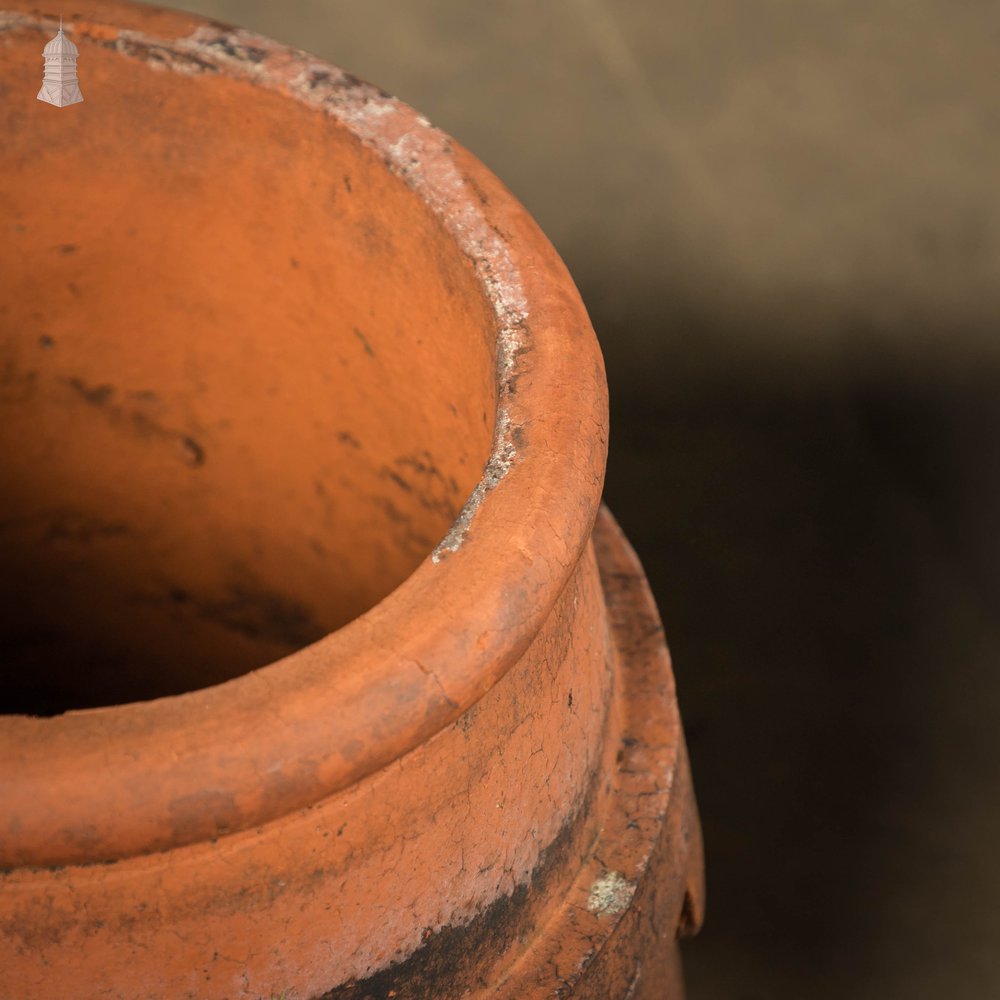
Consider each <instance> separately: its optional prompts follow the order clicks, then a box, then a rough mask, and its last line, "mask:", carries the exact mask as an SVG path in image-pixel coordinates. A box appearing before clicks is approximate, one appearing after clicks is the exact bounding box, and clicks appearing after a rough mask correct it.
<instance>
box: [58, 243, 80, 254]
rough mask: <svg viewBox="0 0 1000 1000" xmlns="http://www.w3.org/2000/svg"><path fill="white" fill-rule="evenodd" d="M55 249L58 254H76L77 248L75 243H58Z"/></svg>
mask: <svg viewBox="0 0 1000 1000" xmlns="http://www.w3.org/2000/svg"><path fill="white" fill-rule="evenodd" d="M56 249H57V250H58V251H59V252H60V253H76V251H77V250H78V249H79V248H78V247H77V245H76V244H75V243H60V244H59V246H58V247H57V248H56Z"/></svg>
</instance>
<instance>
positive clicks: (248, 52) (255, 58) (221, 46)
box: [205, 35, 267, 63]
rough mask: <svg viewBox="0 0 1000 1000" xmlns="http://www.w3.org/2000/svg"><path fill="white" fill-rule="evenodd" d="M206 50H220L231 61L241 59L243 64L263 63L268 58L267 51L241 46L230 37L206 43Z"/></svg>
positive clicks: (253, 46)
mask: <svg viewBox="0 0 1000 1000" xmlns="http://www.w3.org/2000/svg"><path fill="white" fill-rule="evenodd" d="M205 48H208V49H218V50H219V51H220V52H224V53H225V54H226V55H227V56H229V57H230V58H231V59H239V60H240V61H241V62H251V63H261V62H263V61H264V60H265V59H266V58H267V50H266V49H261V48H258V47H257V46H255V45H240V44H239V42H234V41H233V39H232V38H231V37H230V36H228V35H224V36H223V37H221V38H215V39H213V40H212V41H210V42H206V43H205Z"/></svg>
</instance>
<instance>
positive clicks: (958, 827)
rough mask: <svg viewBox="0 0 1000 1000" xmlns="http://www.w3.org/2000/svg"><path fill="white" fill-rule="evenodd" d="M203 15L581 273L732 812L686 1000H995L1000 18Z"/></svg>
mask: <svg viewBox="0 0 1000 1000" xmlns="http://www.w3.org/2000/svg"><path fill="white" fill-rule="evenodd" d="M176 6H181V7H184V8H186V9H189V10H194V11H198V12H200V13H204V14H206V15H209V16H212V17H217V18H220V19H222V20H227V21H231V22H233V23H237V24H241V25H243V26H245V27H249V28H252V29H254V30H258V31H261V32H263V33H265V34H267V35H270V36H272V37H274V38H276V39H279V40H281V41H284V42H287V43H290V44H292V45H297V46H299V47H302V48H305V49H308V50H310V51H312V52H315V53H316V54H318V55H320V56H322V57H324V58H327V59H329V60H331V61H332V62H335V63H338V64H339V65H342V66H344V67H345V68H347V69H349V70H351V71H353V72H355V73H356V74H357V75H359V76H362V77H364V78H366V79H369V80H371V81H373V82H375V83H377V84H379V85H381V86H383V87H385V88H386V89H388V90H390V91H392V92H393V93H394V94H396V95H398V96H399V97H401V98H402V99H403V100H405V101H407V102H408V103H410V104H412V105H414V106H415V107H417V108H419V109H420V110H421V111H423V112H424V113H425V114H427V115H428V117H430V118H431V120H432V121H433V122H434V123H435V124H437V125H439V126H441V127H442V128H444V129H445V130H447V131H448V132H450V133H452V134H453V135H454V136H456V137H457V138H458V139H459V140H460V141H461V142H463V143H464V144H465V145H466V146H468V147H469V148H471V149H472V150H473V151H474V152H475V153H477V154H478V155H479V156H480V158H481V159H483V160H484V161H485V162H486V163H487V164H488V165H489V166H490V167H492V168H493V170H494V171H495V172H496V173H497V174H499V175H500V177H502V178H503V179H504V180H505V181H506V183H507V184H508V185H509V186H510V188H511V189H512V190H513V191H514V193H515V194H516V195H518V197H520V198H521V200H522V201H523V202H524V203H525V204H526V205H527V206H528V208H529V209H530V210H531V211H532V212H533V214H534V215H535V217H536V218H537V219H538V220H539V221H540V223H541V224H542V226H543V228H544V229H545V230H546V232H547V233H548V234H549V236H550V237H551V238H552V240H553V242H554V243H555V244H556V246H557V247H558V249H559V250H560V252H561V253H562V254H563V256H564V257H565V259H566V261H567V263H568V264H569V267H570V269H571V271H572V272H573V274H574V275H575V277H576V280H577V282H578V284H579V286H580V289H581V291H582V293H583V297H584V299H585V301H586V302H587V305H588V307H589V309H590V311H591V314H592V317H593V320H594V325H595V327H596V329H597V332H598V335H599V336H600V339H601V343H602V345H603V348H604V351H605V356H606V359H607V363H608V375H609V381H610V385H611V393H612V420H613V431H612V440H611V459H610V465H609V469H608V480H607V499H608V501H609V503H610V504H611V506H612V508H613V509H614V511H615V513H616V514H617V515H618V517H619V519H620V520H621V522H622V524H623V525H624V527H625V529H626V531H627V532H628V534H629V536H630V538H631V540H632V542H633V544H634V545H635V547H636V548H637V549H638V551H639V553H640V555H641V556H642V558H643V560H644V562H645V565H646V568H647V571H648V573H649V577H650V580H651V582H652V585H653V588H654V590H655V592H656V595H657V598H658V600H659V602H660V606H661V610H662V614H663V617H664V620H665V623H666V627H667V634H668V638H669V641H670V643H671V646H672V649H673V653H674V657H675V661H676V671H677V677H678V683H679V687H680V696H681V706H682V710H683V713H684V716H685V719H686V724H687V729H688V734H689V740H690V745H691V751H692V757H693V762H694V771H695V780H696V783H697V789H698V794H699V797H700V802H701V808H702V815H703V821H704V826H705V834H706V841H707V850H708V858H709V869H708V871H709V885H710V908H709V917H708V923H707V924H706V926H705V930H704V932H703V934H702V936H701V937H700V938H699V939H698V940H697V941H696V942H694V943H692V944H691V945H690V946H689V947H688V948H687V950H686V957H687V970H688V980H689V989H690V997H691V1000H802V998H805V997H808V998H814V1000H826V998H842V997H852V998H872V1000H876V998H878V1000H886V998H893V1000H894V998H900V1000H902V998H906V1000H921V998H941V997H947V998H949V1000H982V998H988V997H996V996H1000V857H998V845H1000V788H998V779H1000V736H998V723H1000V678H998V669H997V668H998V665H1000V630H998V618H997V608H998V598H1000V559H998V555H1000V534H998V529H1000V467H998V463H997V457H998V452H1000V396H998V387H1000V324H998V314H1000V288H998V283H997V276H998V265H1000V231H998V223H1000V199H998V194H997V185H998V180H1000V82H998V81H1000V6H998V5H997V4H996V3H995V2H990V3H986V2H978V0H964V2H961V3H956V2H954V0H836V2H835V0H753V2H749V0H621V2H615V0H491V2H488V3H487V2H478V0H351V2H348V0H339V2H332V0H328V2H322V0H283V2H281V3H268V2H264V0H192V2H190V3H184V2H180V3H177V4H176ZM84 74H85V67H81V80H82V82H83V83H84V92H86V84H85V81H83V77H84Z"/></svg>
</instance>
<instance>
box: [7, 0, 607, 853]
mask: <svg viewBox="0 0 1000 1000" xmlns="http://www.w3.org/2000/svg"><path fill="white" fill-rule="evenodd" d="M6 6H7V7H8V8H9V7H11V6H13V10H10V9H8V10H5V11H0V31H4V32H13V33H14V34H15V35H17V34H21V33H24V34H27V35H28V37H30V38H31V39H32V40H35V38H36V37H37V38H39V39H41V38H44V37H46V33H47V32H50V31H54V30H55V29H56V28H57V27H58V25H57V24H56V22H54V21H52V20H51V19H49V18H44V17H40V16H34V15H32V14H31V9H32V8H31V7H30V5H29V4H28V3H27V2H23V0H15V2H13V4H12V5H11V3H10V0H8V4H7V5H6ZM96 9H97V11H98V14H97V15H95V16H94V17H93V18H92V19H90V20H88V19H87V17H86V16H85V15H84V16H82V17H81V18H77V19H75V20H74V23H73V24H72V25H67V26H66V30H67V33H70V34H72V36H73V37H74V38H75V40H76V41H77V43H78V45H79V47H80V50H81V58H82V59H85V58H86V49H87V46H88V45H97V46H103V47H105V48H112V49H115V51H116V52H117V53H118V54H119V55H120V57H122V58H126V59H130V60H135V59H139V60H142V59H146V60H147V61H148V62H149V63H154V62H155V63H156V64H157V65H163V64H164V56H163V54H164V53H167V54H168V56H169V58H168V60H167V63H166V64H167V65H168V66H169V67H170V68H174V69H179V70H180V71H182V72H185V73H187V74H190V73H191V72H192V71H191V69H190V68H185V67H190V65H191V61H192V59H193V58H196V59H197V60H198V61H200V62H208V63H209V64H211V66H213V67H214V69H213V72H214V73H222V74H225V75H227V76H229V77H231V78H234V79H242V80H247V81H249V82H251V83H252V84H253V85H254V86H255V87H262V88H265V89H268V90H271V91H275V92H277V93H280V94H282V95H283V96H284V97H286V98H287V99H288V100H290V101H295V102H297V103H298V104H300V105H304V106H305V107H306V108H309V109H311V110H312V112H313V113H317V114H325V115H327V116H328V117H329V119H330V120H331V127H339V128H345V129H347V130H349V131H350V132H351V133H352V134H353V135H354V136H355V137H356V138H357V139H358V140H359V141H360V142H361V143H363V144H364V145H365V146H367V147H369V148H370V149H373V150H374V151H375V152H376V153H378V154H379V155H380V156H381V157H382V159H383V161H384V162H385V164H386V166H387V168H388V169H389V170H390V171H391V172H392V173H393V174H395V175H396V176H397V177H398V178H399V179H400V180H401V182H403V183H405V184H407V185H408V186H409V187H410V188H411V189H412V190H413V191H414V192H415V193H416V194H417V195H418V196H419V197H421V198H422V199H423V200H424V201H425V202H426V203H427V204H428V205H429V206H430V208H431V209H432V211H433V212H434V213H435V215H436V216H437V218H438V219H439V220H440V222H441V224H442V226H443V227H444V228H445V229H446V230H447V231H448V233H449V235H450V237H451V238H452V240H453V241H454V244H455V248H456V252H460V253H462V254H464V255H465V256H466V257H467V258H468V259H469V260H470V261H471V262H472V265H473V267H474V270H475V273H476V275H477V278H478V280H479V283H480V285H481V287H482V289H483V293H484V295H485V297H486V298H487V300H488V301H489V303H490V305H491V307H492V309H493V313H494V315H495V318H496V329H497V390H498V405H497V411H496V424H495V432H494V440H493V450H492V454H491V456H490V459H489V461H488V462H487V464H486V467H485V470H484V474H483V476H482V478H481V479H480V481H479V483H478V485H477V486H476V487H475V489H474V491H473V493H472V495H471V497H470V498H469V501H468V502H467V503H466V506H465V507H464V508H463V510H462V512H461V513H460V514H459V517H458V519H457V520H456V521H455V523H454V524H453V526H452V528H451V530H450V531H449V533H448V534H447V535H446V537H445V538H444V539H443V540H442V541H441V543H440V544H439V545H438V547H437V548H436V549H435V550H434V552H433V553H431V554H428V556H427V557H426V558H425V559H424V560H423V561H422V562H421V564H420V565H419V566H418V568H417V569H416V570H415V571H414V572H413V573H412V574H411V575H410V576H409V577H408V578H407V579H406V580H405V581H404V582H403V583H402V584H401V585H400V586H399V587H397V588H396V589H395V590H394V591H393V592H392V593H390V594H389V595H388V596H387V597H385V598H384V599H383V600H382V601H380V602H379V603H378V604H377V605H375V606H374V607H372V608H370V609H369V610H368V611H366V612H365V613H363V614H362V615H360V616H359V617H358V618H356V619H355V620H353V621H351V622H349V623H348V624H347V625H345V626H343V627H342V628H340V629H338V630H337V631H335V632H332V633H330V634H329V635H327V636H325V637H324V638H322V639H320V640H319V641H317V642H315V643H313V644H311V645H309V646H306V647H305V648H303V649H300V650H297V651H296V652H295V653H293V654H291V655H289V656H287V657H285V658H283V659H281V660H278V661H275V662H274V663H271V664H269V665H267V666H264V667H261V668H259V669H257V670H254V671H251V672H250V673H247V674H244V675H242V676H240V677H238V678H235V679H233V680H229V681H226V682H224V683H222V684H218V685H216V686H213V687H208V688H204V689H200V690H196V691H192V692H188V693H184V694H180V695H176V696H171V697H166V698H160V699H156V700H153V701H144V702H134V703H130V704H123V705H114V706H108V707H103V708H95V709H85V710H78V711H71V712H67V713H65V714H63V715H59V716H55V717H51V718H35V717H29V716H0V761H2V762H3V763H2V765H0V768H2V770H0V786H2V787H3V799H4V806H5V810H4V811H5V817H4V821H3V822H0V869H3V868H6V869H16V868H23V867H45V866H53V865H63V864H88V863H96V862H103V861H109V860H116V859H121V858H126V857H131V856H135V855H142V854H149V853H153V852H156V851H162V850H167V849H170V848H175V847H179V846H182V845H186V844H194V843H198V842H201V841H205V840H210V839H212V838H216V837H220V836H224V835H227V834H231V833H235V832H237V831H239V830H243V829H247V828H249V827H252V826H255V825H259V824H261V823H265V822H268V821H270V820H273V819H276V818H278V817H280V816H282V815H285V814H287V813H288V812H290V811H292V810H294V809H298V808H303V807H306V806H308V805H309V804H311V803H314V802H316V801H319V800H320V799H323V798H325V797H327V796H329V795H332V794H335V793H336V792H338V791H340V790H342V789H344V788H346V787H348V786H350V785H351V784H354V783H355V782H357V781H358V780H360V779H361V778H363V777H364V776H365V775H367V774H369V773H371V772H373V771H375V770H377V769H378V768H380V767H383V766H385V765H386V764H387V763H389V762H390V761H392V760H394V759H396V758H398V757H400V756H402V755H404V754H405V753H407V752H408V751H410V750H412V749H413V748H414V747H416V746H418V745H419V744H420V743H422V742H423V741H425V740H427V739H429V738H430V737H431V736H432V735H433V734H434V733H436V732H438V731H439V730H440V729H442V728H443V727H445V726H446V725H448V724H449V723H451V722H453V721H454V720H455V719H456V718H458V717H459V716H460V715H461V714H462V713H464V712H465V711H466V710H467V709H468V708H469V707H470V706H471V705H473V704H474V703H475V702H476V701H477V700H478V699H479V698H481V697H482V696H483V695H484V694H485V693H486V692H487V691H488V690H489V689H490V688H491V687H492V686H493V685H494V684H495V683H496V682H497V681H498V680H499V679H500V677H502V676H503V674H504V673H506V671H507V670H508V669H509V668H510V666H511V665H512V664H513V663H514V662H515V661H516V660H517V658H518V657H519V656H520V655H521V653H522V652H523V651H524V649H525V648H526V647H527V645H528V644H529V643H530V641H531V639H532V637H533V636H534V634H535V633H536V632H537V631H538V629H539V627H540V626H541V624H542V622H543V621H544V620H545V618H546V616H547V615H548V613H549V611H550V609H551V608H552V605H553V604H554V602H555V600H556V598H557V597H558V595H559V594H560V592H561V591H562V590H563V587H564V586H565V584H566V581H567V580H568V578H569V576H570V574H571V572H572V571H573V569H574V567H575V566H576V564H577V562H578V561H579V559H580V556H581V554H582V552H583V550H584V548H585V546H586V545H587V544H588V541H589V539H590V534H591V530H592V527H593V523H594V519H595V517H596V515H597V510H598V506H599V503H600V497H601V492H602V488H603V479H604V463H605V458H606V449H607V420H608V416H607V390H606V382H605V377H604V366H603V360H602V358H601V353H600V349H599V347H598V344H597V340H596V337H595V336H594V333H593V330H592V328H591V326H590V322H589V320H588V317H587V314H586V311H585V309H584V307H583V304H582V302H581V301H580V298H579V295H578V293H577V291H576V288H575V286H574V284H573V282H572V279H571V278H570V276H569V274H568V272H567V271H566V268H565V266H564V265H563V263H562V261H561V260H560V258H559V257H558V255H557V253H556V251H555V250H554V248H553V247H552V246H551V244H550V243H549V241H548V240H547V239H546V237H545V236H544V235H543V234H542V232H541V231H540V229H539V228H538V226H537V225H536V224H535V222H534V221H533V220H532V219H531V217H530V216H529V215H528V213H527V212H526V211H525V209H524V208H523V207H522V206H521V205H520V204H519V203H518V202H517V201H516V200H515V199H514V197H513V196H512V195H511V194H510V193H509V192H508V191H507V190H506V188H505V187H504V186H503V185H502V184H501V182H500V181H499V180H498V179H497V178H496V177H495V176H494V175H493V174H492V173H491V172H490V171H489V170H488V169H487V168H486V167H484V166H483V165H482V164H481V163H480V162H479V161H478V160H477V159H475V158H474V157H473V156H472V155H471V154H470V153H468V152H467V151H466V150H464V149H463V148H461V147H460V146H459V145H457V144H456V143H455V142H454V141H453V140H452V139H450V138H449V137H448V136H447V135H445V134H444V133H443V132H441V131H440V130H438V129H436V128H434V127H433V126H431V125H430V123H429V122H428V121H427V119H426V118H424V117H423V116H422V115H420V114H418V113H417V112H416V111H414V110H413V109H411V108H409V107H408V106H406V105H404V104H403V103H402V102H400V101H398V100H396V99H395V98H392V97H390V96H388V95H386V94H385V93H384V92H382V91H380V90H378V89H377V88H375V87H373V86H371V85H369V84H366V83H363V82H361V81H358V80H357V79H356V78H354V77H352V76H350V75H349V74H346V73H344V72H343V71H342V70H340V69H338V68H336V67H334V66H332V65H331V64H329V63H326V62H323V61H321V60H319V59H316V58H315V57H313V56H311V55H308V54H307V53H305V52H302V51H300V50H297V49H292V48H289V47H287V46H284V45H280V44H278V43H276V42H274V41H272V40H270V39H268V38H265V37H263V36H260V35H257V34H255V33H252V32H249V31H245V30H243V29H237V28H233V27H230V26H227V25H222V24H220V23H218V22H215V21H208V20H205V19H203V18H199V17H196V16H194V15H178V18H177V26H176V29H174V30H175V31H176V33H172V32H170V31H168V32H164V31H163V25H164V21H163V19H162V15H163V14H164V12H163V11H159V12H155V14H154V12H153V11H150V12H149V13H147V12H146V10H145V9H141V10H139V9H137V6H135V5H131V4H128V3H123V2H120V0H116V2H111V3H107V2H102V3H101V4H100V5H99V6H97V7H96ZM154 11H155V9H154ZM112 15H113V16H112ZM154 18H158V19H154ZM147 23H148V24H151V25H152V26H153V27H155V28H156V29H157V30H158V32H159V33H158V34H157V35H156V36H155V37H154V36H152V35H150V34H147V33H145V32H144V31H143V30H142V28H143V27H144V26H145V25H146V24H147ZM123 25H124V27H123ZM53 26H55V27H53ZM192 28H193V30H191V29H192ZM165 34H166V35H168V36H169V37H164V35H165ZM220 40H222V41H225V43H226V44H225V45H220V44H219V43H220ZM154 51H155V53H156V56H155V59H154V58H153V55H152V53H153V52H154ZM247 51H252V52H253V53H254V56H253V58H252V60H251V59H249V58H246V57H242V56H241V55H240V53H241V52H247ZM262 52H263V53H264V55H263V57H262V56H261V53H262ZM233 53H236V54H235V55H234V54H233ZM171 60H172V61H171ZM317 80H322V84H321V85H314V82H315V81H317Z"/></svg>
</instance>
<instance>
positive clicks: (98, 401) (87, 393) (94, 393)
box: [66, 378, 115, 406]
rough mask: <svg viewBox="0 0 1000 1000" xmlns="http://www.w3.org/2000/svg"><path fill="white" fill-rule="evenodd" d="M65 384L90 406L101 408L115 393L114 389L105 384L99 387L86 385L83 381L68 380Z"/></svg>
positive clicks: (77, 379) (76, 379)
mask: <svg viewBox="0 0 1000 1000" xmlns="http://www.w3.org/2000/svg"><path fill="white" fill-rule="evenodd" d="M66 384H67V385H68V386H69V387H70V388H71V389H72V390H73V391H74V392H76V393H78V394H79V395H80V396H81V397H82V398H83V400H84V401H85V402H87V403H89V404H90V405H91V406H103V405H104V404H105V403H106V402H107V401H108V400H109V399H111V397H112V396H113V395H114V392H115V387H114V386H113V385H109V384H108V383H106V382H102V383H101V384H100V385H87V383H86V382H84V381H83V379H79V378H69V379H66Z"/></svg>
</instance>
